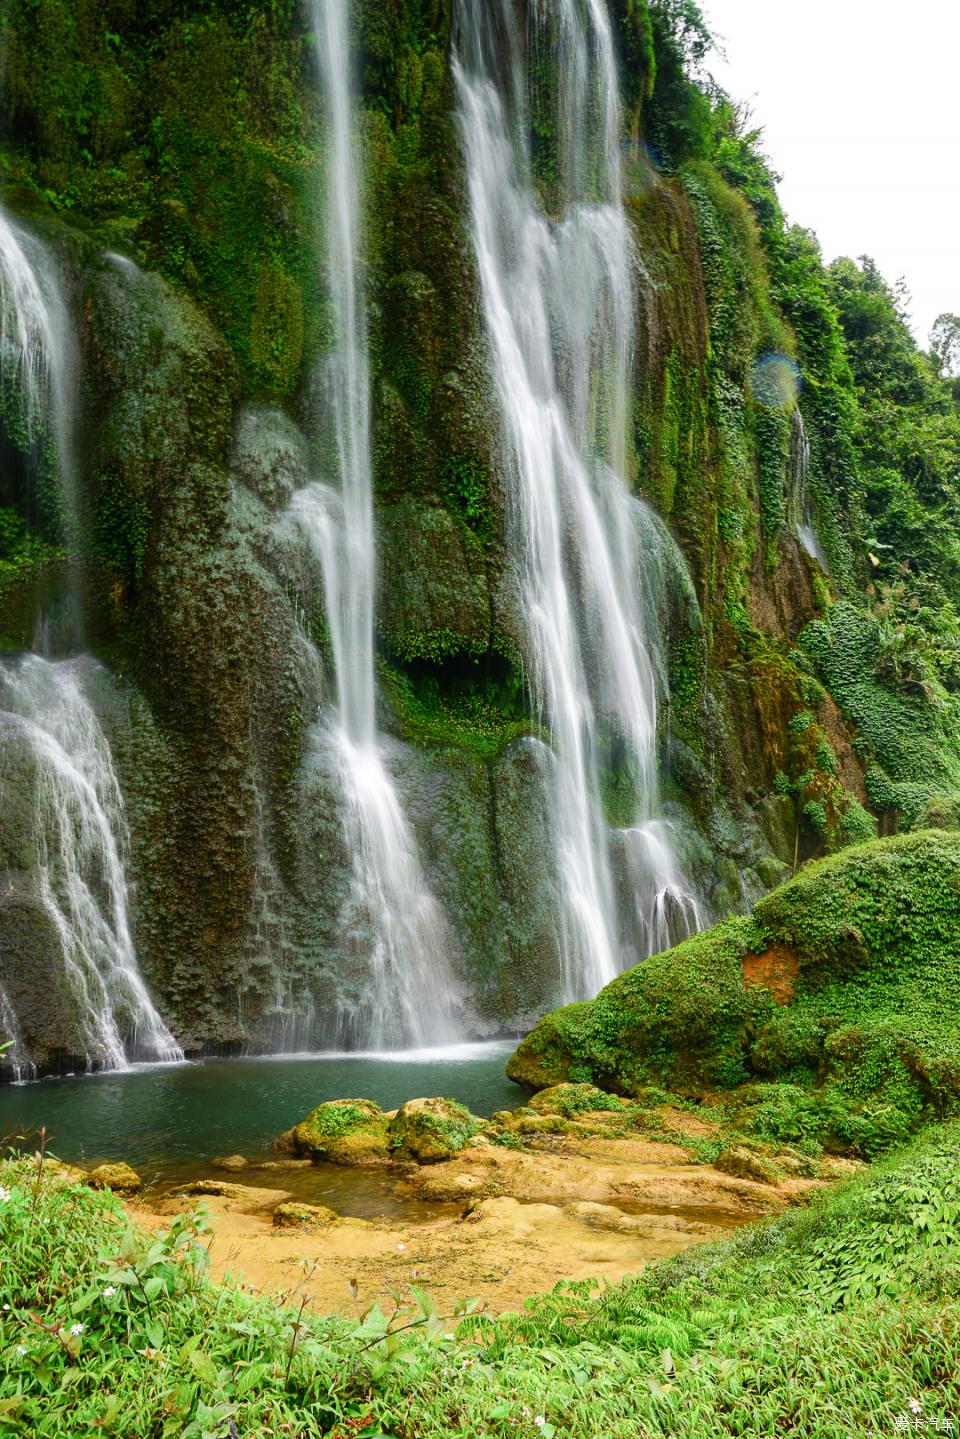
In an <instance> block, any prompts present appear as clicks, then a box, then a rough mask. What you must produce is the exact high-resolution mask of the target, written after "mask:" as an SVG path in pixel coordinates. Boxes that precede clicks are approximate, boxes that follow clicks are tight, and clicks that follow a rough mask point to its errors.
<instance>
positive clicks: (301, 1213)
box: [273, 1201, 340, 1229]
mask: <svg viewBox="0 0 960 1439" xmlns="http://www.w3.org/2000/svg"><path fill="white" fill-rule="evenodd" d="M339 1218H340V1216H339V1214H337V1213H336V1211H335V1210H333V1209H327V1207H326V1205H324V1204H299V1203H297V1202H296V1201H293V1202H290V1203H287V1204H278V1205H277V1207H276V1209H275V1210H274V1211H273V1224H274V1228H275V1229H316V1228H317V1227H318V1226H319V1225H321V1224H335V1223H336V1221H337V1220H338V1219H339Z"/></svg>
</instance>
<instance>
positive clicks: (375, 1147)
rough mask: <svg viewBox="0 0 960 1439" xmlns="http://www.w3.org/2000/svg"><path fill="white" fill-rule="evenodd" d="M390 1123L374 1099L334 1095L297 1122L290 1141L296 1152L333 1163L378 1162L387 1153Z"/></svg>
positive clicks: (358, 1163) (360, 1163)
mask: <svg viewBox="0 0 960 1439" xmlns="http://www.w3.org/2000/svg"><path fill="white" fill-rule="evenodd" d="M387 1123H388V1121H387V1117H386V1115H385V1114H384V1113H383V1111H382V1110H381V1108H380V1106H379V1105H378V1104H374V1103H373V1101H372V1100H369V1099H334V1100H331V1101H330V1102H329V1103H327V1104H319V1105H318V1106H317V1108H316V1109H312V1110H311V1111H310V1113H309V1114H308V1115H307V1117H306V1118H305V1119H302V1120H301V1121H300V1123H299V1124H297V1125H295V1126H294V1128H293V1129H292V1130H291V1131H290V1141H291V1144H292V1146H293V1148H294V1150H295V1151H296V1152H297V1153H299V1154H306V1155H309V1156H310V1157H311V1158H313V1159H322V1160H326V1161H328V1162H329V1163H331V1164H349V1165H362V1164H370V1163H374V1164H375V1163H378V1162H382V1161H383V1160H384V1159H386V1158H387V1156H388V1152H389V1151H388V1130H387Z"/></svg>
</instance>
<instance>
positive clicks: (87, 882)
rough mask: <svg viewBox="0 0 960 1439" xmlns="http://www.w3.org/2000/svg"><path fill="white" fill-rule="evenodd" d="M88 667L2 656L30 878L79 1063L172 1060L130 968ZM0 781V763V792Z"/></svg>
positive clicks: (120, 845)
mask: <svg viewBox="0 0 960 1439" xmlns="http://www.w3.org/2000/svg"><path fill="white" fill-rule="evenodd" d="M94 664H95V662H94V661H92V660H89V659H86V658H81V659H78V660H61V661H59V662H58V663H56V664H54V663H51V662H50V661H49V660H45V659H42V658H41V657H40V656H39V655H24V656H22V657H21V658H20V659H19V660H14V661H11V662H9V663H3V664H0V712H2V713H3V714H4V716H5V717H6V718H8V719H10V720H12V721H14V723H15V726H16V729H17V730H19V731H20V733H21V735H22V737H23V740H24V741H25V744H26V747H27V748H28V749H29V753H30V755H31V757H32V759H33V762H34V764H35V766H36V770H35V777H34V795H35V804H34V816H33V832H34V839H35V843H36V876H37V880H38V888H39V894H40V899H41V901H42V904H43V907H44V909H45V910H46V911H47V914H48V915H49V917H50V919H51V920H52V922H53V925H54V927H55V929H56V932H57V935H58V936H59V940H60V948H61V954H62V957H63V967H64V982H65V986H66V991H67V993H68V994H69V996H70V999H71V1001H72V1003H71V1013H72V1018H73V1020H74V1022H75V1024H76V1028H77V1032H78V1033H79V1034H80V1035H81V1037H82V1043H83V1053H84V1054H85V1056H86V1058H87V1061H88V1063H89V1064H95V1065H97V1066H98V1067H101V1068H105V1069H124V1068H126V1066H127V1064H128V1062H129V1061H130V1060H133V1059H146V1060H176V1059H182V1058H183V1052H182V1050H180V1049H179V1047H178V1046H177V1044H176V1042H175V1040H174V1038H173V1036H172V1035H171V1033H170V1031H169V1030H168V1029H167V1027H166V1025H165V1024H164V1023H163V1020H162V1019H161V1018H160V1016H159V1014H158V1013H157V1011H156V1009H155V1008H154V1006H153V1004H152V1002H151V1000H150V996H149V994H148V993H147V988H146V986H145V984H144V982H143V979H142V977H141V975H140V971H139V969H138V967H137V960H136V954H135V951H134V947H133V939H132V937H131V933H130V917H129V911H128V904H127V887H126V879H125V874H124V855H125V851H126V849H127V847H128V843H129V836H128V833H127V828H126V822H125V819H124V815H123V801H122V799H121V796H120V790H119V787H118V785H117V779H116V775H115V773H114V770H113V764H112V760H111V756H110V750H109V747H108V745H107V741H106V738H105V736H104V734H103V730H102V729H101V727H100V724H99V722H98V720H97V717H96V715H95V713H94V711H93V709H92V707H91V705H90V704H89V702H88V701H87V699H86V698H85V697H84V694H83V689H82V684H83V678H84V674H85V673H86V672H87V671H88V670H89V669H91V668H93V666H94ZM2 780H3V771H2V768H0V793H2V788H3V786H2ZM7 1003H8V1007H9V1000H8V1001H7ZM11 1013H12V1011H11ZM15 1022H16V1020H15V1016H13V1017H12V1023H14V1024H15Z"/></svg>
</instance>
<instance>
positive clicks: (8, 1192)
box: [0, 1184, 13, 1204]
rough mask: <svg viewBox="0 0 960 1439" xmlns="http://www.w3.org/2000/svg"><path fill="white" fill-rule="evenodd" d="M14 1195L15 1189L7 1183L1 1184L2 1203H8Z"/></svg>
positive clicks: (0, 1201) (0, 1198)
mask: <svg viewBox="0 0 960 1439" xmlns="http://www.w3.org/2000/svg"><path fill="white" fill-rule="evenodd" d="M12 1196H13V1190H12V1189H8V1188H7V1187H6V1185H5V1184H0V1204H6V1203H7V1201H8V1200H9V1199H11V1198H12Z"/></svg>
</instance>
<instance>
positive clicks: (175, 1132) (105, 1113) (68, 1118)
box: [0, 1040, 524, 1185]
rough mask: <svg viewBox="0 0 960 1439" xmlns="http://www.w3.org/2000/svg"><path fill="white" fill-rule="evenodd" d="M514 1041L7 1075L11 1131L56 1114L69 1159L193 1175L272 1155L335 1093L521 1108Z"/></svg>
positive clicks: (387, 1103)
mask: <svg viewBox="0 0 960 1439" xmlns="http://www.w3.org/2000/svg"><path fill="white" fill-rule="evenodd" d="M514 1047H515V1046H514V1044H513V1042H512V1041H509V1040H505V1041H499V1040H498V1041H494V1042H490V1043H486V1044H470V1045H466V1044H465V1045H460V1046H457V1047H455V1048H451V1049H445V1050H418V1051H409V1052H407V1053H405V1054H394V1055H384V1054H352V1055H343V1054H337V1055H302V1056H301V1055H295V1056H291V1057H285V1058H279V1059H230V1060H209V1061H205V1062H203V1063H199V1064H181V1065H159V1066H151V1067H144V1068H139V1069H134V1070H130V1071H128V1072H126V1073H122V1074H94V1075H78V1076H76V1077H74V1078H69V1079H45V1080H40V1081H39V1083H36V1084H27V1085H19V1086H14V1085H6V1086H3V1087H2V1088H0V1135H3V1136H7V1137H9V1136H11V1135H13V1134H15V1133H17V1132H21V1131H25V1130H26V1131H29V1130H37V1129H39V1127H40V1125H41V1124H45V1125H46V1127H47V1134H48V1136H49V1138H48V1144H49V1147H50V1149H51V1151H52V1152H53V1153H54V1154H56V1155H58V1156H59V1157H60V1158H62V1159H69V1160H82V1161H83V1162H84V1163H92V1162H95V1161H98V1160H104V1159H124V1160H126V1161H127V1163H129V1164H132V1165H133V1166H134V1168H136V1169H141V1170H144V1171H149V1172H150V1173H151V1174H152V1175H155V1176H157V1177H163V1176H164V1175H170V1176H173V1175H176V1176H177V1177H182V1176H183V1175H184V1174H187V1173H189V1172H191V1171H193V1170H194V1169H195V1168H197V1169H199V1168H204V1169H205V1168H206V1167H207V1166H208V1164H209V1160H210V1159H212V1158H213V1157H214V1156H215V1155H219V1154H236V1153H239V1154H244V1155H246V1156H248V1157H249V1158H256V1157H258V1156H259V1157H261V1158H267V1157H269V1155H268V1153H267V1151H268V1149H269V1145H270V1141H271V1140H272V1139H274V1138H275V1137H276V1135H278V1134H279V1133H281V1131H282V1130H284V1129H289V1127H290V1126H291V1125H292V1124H296V1122H297V1121H298V1120H300V1119H302V1118H303V1116H304V1115H305V1114H306V1113H307V1112H308V1111H309V1110H310V1109H312V1108H313V1107H314V1105H317V1104H321V1103H323V1101H324V1100H328V1099H354V1098H357V1099H373V1100H376V1102H377V1103H378V1104H379V1105H381V1106H382V1107H383V1108H384V1109H395V1108H396V1107H397V1105H400V1104H403V1102H404V1101H405V1100H407V1099H416V1098H418V1097H420V1096H423V1095H445V1096H448V1097H449V1098H451V1099H458V1100H460V1101H461V1103H463V1104H466V1105H467V1106H468V1107H469V1108H470V1109H472V1110H473V1112H474V1113H475V1114H479V1115H483V1116H486V1115H489V1114H492V1113H493V1111H494V1110H495V1109H514V1108H516V1106H517V1105H518V1104H522V1103H523V1097H524V1091H523V1090H522V1089H520V1088H518V1086H517V1085H515V1084H511V1082H510V1081H509V1080H508V1079H507V1077H506V1075H505V1073H504V1067H505V1065H506V1062H507V1058H508V1056H509V1055H510V1053H511V1051H512V1049H513V1048H514ZM284 1181H285V1184H287V1185H288V1184H289V1175H287V1176H284ZM258 1182H260V1181H259V1180H258Z"/></svg>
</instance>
